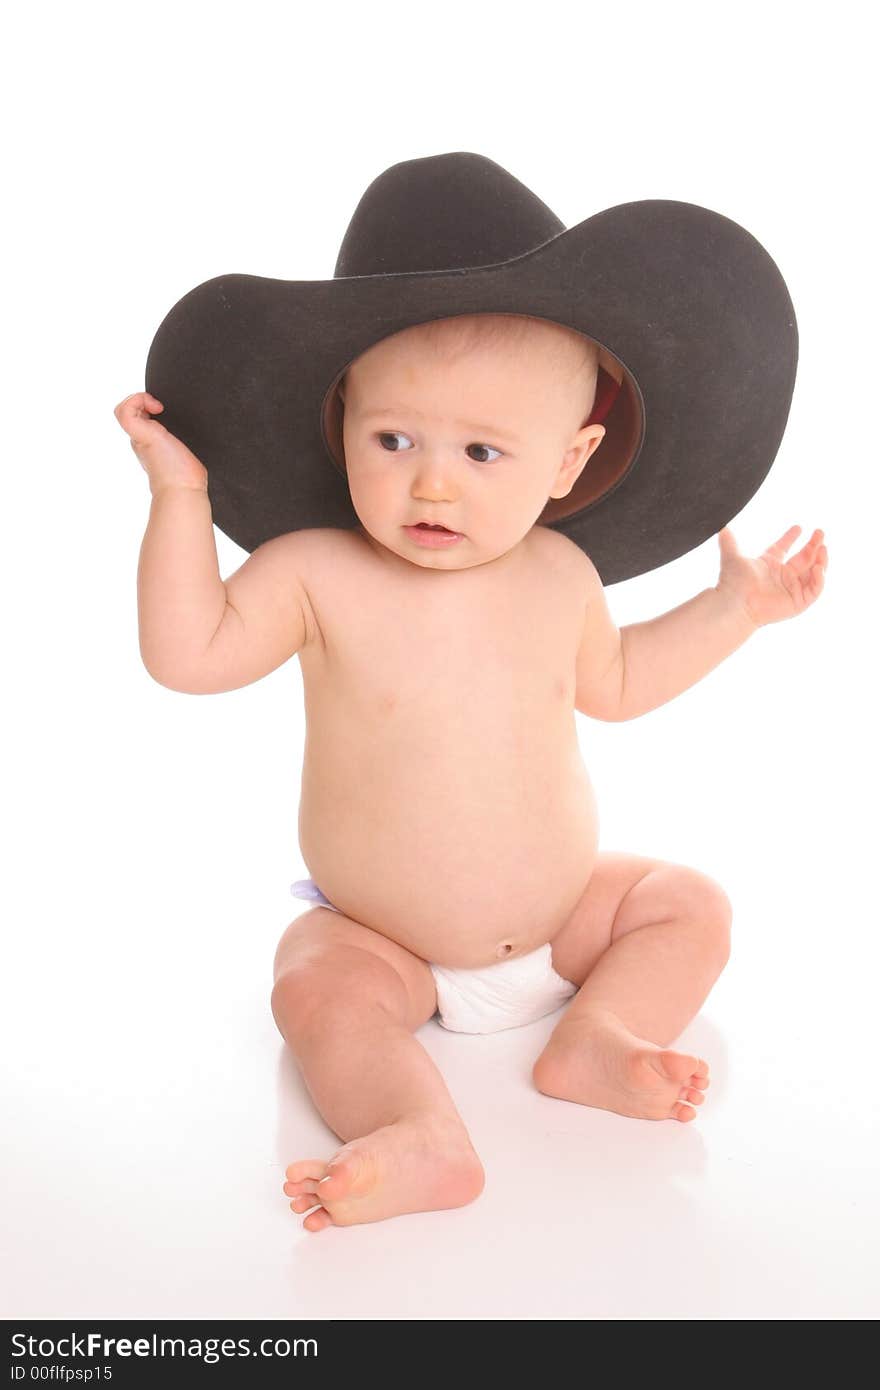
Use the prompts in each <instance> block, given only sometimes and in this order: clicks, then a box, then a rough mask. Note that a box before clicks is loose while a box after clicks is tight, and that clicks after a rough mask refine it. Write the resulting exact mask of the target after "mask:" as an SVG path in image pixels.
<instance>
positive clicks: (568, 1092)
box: [532, 1014, 709, 1123]
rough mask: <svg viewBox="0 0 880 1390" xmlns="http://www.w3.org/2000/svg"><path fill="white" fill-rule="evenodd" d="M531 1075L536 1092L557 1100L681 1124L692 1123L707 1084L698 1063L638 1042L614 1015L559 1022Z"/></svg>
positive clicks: (704, 1069) (704, 1068) (703, 1064)
mask: <svg viewBox="0 0 880 1390" xmlns="http://www.w3.org/2000/svg"><path fill="white" fill-rule="evenodd" d="M532 1076H533V1078H534V1082H535V1085H536V1086H537V1087H538V1090H539V1091H543V1093H544V1094H545V1095H549V1096H555V1097H557V1098H558V1099H560V1100H573V1101H577V1102H578V1103H579V1104H580V1105H595V1106H597V1107H599V1108H600V1109H602V1110H614V1111H616V1112H617V1114H618V1115H628V1116H630V1117H631V1118H633V1119H640V1120H681V1121H682V1122H683V1123H687V1121H688V1120H694V1119H696V1116H697V1112H696V1110H695V1109H694V1106H695V1105H702V1104H703V1101H704V1100H705V1099H706V1097H705V1096H704V1095H703V1092H704V1090H705V1089H706V1087H707V1086H708V1085H709V1067H708V1064H707V1063H706V1062H704V1061H703V1060H702V1059H701V1058H699V1057H692V1056H690V1055H689V1054H688V1053H686V1052H674V1051H673V1050H672V1049H671V1048H669V1047H658V1046H657V1045H656V1043H652V1042H648V1041H647V1039H645V1038H638V1037H636V1036H635V1034H634V1033H631V1032H630V1031H629V1029H628V1028H626V1027H625V1026H624V1024H623V1023H621V1021H620V1019H618V1018H616V1017H615V1016H614V1015H613V1014H601V1015H598V1014H597V1015H589V1016H588V1015H584V1014H582V1015H581V1016H580V1017H578V1018H576V1019H568V1020H563V1021H562V1022H561V1023H560V1024H558V1025H557V1028H556V1032H555V1033H554V1034H553V1036H552V1037H551V1039H550V1041H549V1043H548V1044H547V1047H546V1048H545V1049H544V1051H543V1052H542V1054H541V1056H540V1057H539V1058H538V1060H537V1062H536V1063H535V1066H534V1070H533V1072H532ZM688 1102H690V1103H689V1104H688Z"/></svg>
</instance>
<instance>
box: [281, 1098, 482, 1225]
mask: <svg viewBox="0 0 880 1390" xmlns="http://www.w3.org/2000/svg"><path fill="white" fill-rule="evenodd" d="M484 1181H485V1176H484V1173H483V1165H482V1164H481V1162H480V1160H479V1158H478V1157H477V1155H476V1153H475V1152H474V1149H473V1146H472V1145H471V1142H470V1139H469V1138H468V1135H467V1131H466V1130H465V1128H464V1126H463V1125H462V1124H461V1123H460V1122H454V1121H451V1120H448V1119H446V1118H445V1117H442V1116H440V1117H438V1116H436V1115H429V1114H425V1113H423V1112H419V1113H418V1114H415V1115H404V1116H402V1117H401V1118H400V1119H399V1120H395V1121H394V1123H393V1124H390V1125H384V1126H383V1127H382V1128H381V1129H376V1130H374V1131H373V1133H372V1134H366V1135H364V1136H363V1137H362V1138H359V1139H352V1140H350V1141H349V1143H347V1144H343V1146H342V1148H341V1149H340V1150H339V1152H338V1153H336V1154H335V1155H334V1156H333V1158H331V1159H330V1161H329V1162H328V1163H325V1162H323V1160H322V1159H319V1158H304V1159H300V1161H299V1162H298V1163H291V1164H290V1166H289V1168H288V1169H287V1182H286V1183H285V1184H284V1191H285V1192H286V1194H287V1196H288V1197H292V1198H293V1201H292V1202H291V1203H290V1206H291V1209H292V1210H293V1211H295V1212H303V1211H308V1212H309V1215H308V1216H307V1217H306V1219H305V1221H304V1222H303V1226H304V1227H305V1229H306V1230H307V1231H323V1230H324V1228H325V1227H326V1226H353V1225H355V1224H357V1223H359V1222H362V1221H384V1220H385V1218H386V1217H389V1216H401V1215H402V1214H403V1213H404V1212H409V1211H437V1210H438V1209H440V1208H445V1207H461V1206H464V1205H465V1204H466V1203H467V1202H472V1201H473V1200H474V1198H475V1197H478V1196H479V1194H480V1193H481V1192H482V1190H483V1184H484ZM315 1206H317V1210H316V1211H310V1208H311V1207H315Z"/></svg>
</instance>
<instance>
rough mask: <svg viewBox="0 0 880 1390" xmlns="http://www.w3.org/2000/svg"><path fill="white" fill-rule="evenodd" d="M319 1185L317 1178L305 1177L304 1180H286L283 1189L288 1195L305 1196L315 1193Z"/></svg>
mask: <svg viewBox="0 0 880 1390" xmlns="http://www.w3.org/2000/svg"><path fill="white" fill-rule="evenodd" d="M317 1186H318V1179H317V1178H303V1180H302V1182H286V1183H285V1184H284V1188H283V1191H284V1194H285V1196H287V1197H303V1196H307V1195H308V1194H309V1193H313V1192H314V1190H315V1188H316V1187H317Z"/></svg>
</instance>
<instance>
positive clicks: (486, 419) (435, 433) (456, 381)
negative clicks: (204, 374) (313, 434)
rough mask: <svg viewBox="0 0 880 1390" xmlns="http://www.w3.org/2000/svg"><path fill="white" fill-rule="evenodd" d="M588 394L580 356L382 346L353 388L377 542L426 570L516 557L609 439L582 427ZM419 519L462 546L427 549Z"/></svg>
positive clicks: (353, 424)
mask: <svg viewBox="0 0 880 1390" xmlns="http://www.w3.org/2000/svg"><path fill="white" fill-rule="evenodd" d="M583 392H584V387H583V377H582V376H580V377H577V376H573V375H572V372H571V365H570V359H569V362H568V366H567V368H566V369H564V370H563V369H561V364H560V359H559V357H558V355H556V354H554V353H552V352H550V353H547V352H541V351H536V350H535V347H534V345H531V344H530V345H515V344H500V345H499V344H492V345H491V346H488V345H481V346H477V347H473V348H471V349H469V350H468V351H467V353H466V354H465V355H463V356H460V357H459V358H458V359H457V360H455V359H453V360H450V359H449V355H448V354H443V353H440V352H438V350H437V349H435V348H433V347H431V346H426V345H425V343H424V342H421V343H419V342H417V341H414V340H413V338H412V336H411V335H406V334H403V335H396V336H395V337H392V338H387V339H385V340H383V341H382V342H380V343H377V344H376V346H375V347H373V348H370V349H369V351H368V352H366V353H364V354H363V356H362V357H360V358H358V359H357V361H356V362H355V363H353V365H352V366H351V367H350V368H349V370H348V374H347V377H346V382H345V386H344V422H343V445H344V449H345V460H346V469H347V473H348V483H349V489H350V491H351V498H352V503H353V505H354V509H355V511H356V512H357V515H358V517H359V518H360V521H361V523H362V526H363V529H364V531H365V533H366V537H367V539H368V540H370V541H371V543H374V542H378V545H379V547H381V548H382V550H383V558H385V559H388V560H391V557H392V556H397V557H399V560H398V561H393V563H399V561H405V562H408V563H409V564H411V565H417V566H419V567H420V568H422V569H435V570H461V569H470V568H472V567H473V566H475V565H482V564H486V563H487V562H489V561H491V560H497V559H498V558H500V557H501V556H503V555H505V554H507V553H508V552H510V551H512V550H513V549H514V548H515V547H516V546H517V545H518V544H519V542H520V541H521V540H522V539H523V538H524V537H525V536H526V535H527V534H528V532H529V531H530V530H531V528H532V526H533V525H534V524H535V522H536V520H537V519H538V517H539V516H540V514H541V512H542V511H543V509H544V506H545V504H546V502H547V500H548V498H550V497H565V496H566V495H567V494H568V493H569V492H570V490H571V488H572V486H573V484H574V483H575V481H576V480H577V477H578V475H579V474H580V472H581V470H582V469H583V467H584V465H585V463H586V462H587V459H588V458H589V457H590V454H591V453H592V452H593V451H594V450H595V448H596V447H597V445H598V444H599V442H600V441H601V439H602V437H603V435H604V433H605V430H604V428H603V426H602V425H589V426H586V427H582V422H583V420H584V418H585V417H586V414H587V410H588V407H589V404H590V402H589V401H586V402H585V401H584V397H583ZM420 521H431V522H436V523H439V524H441V525H443V526H446V527H448V528H449V530H450V531H455V532H458V533H459V537H460V539H458V540H456V541H454V542H453V543H452V544H449V545H445V546H442V547H430V548H429V547H428V546H426V545H422V544H420V543H419V541H418V540H417V539H416V538H415V537H414V536H413V535H412V534H411V533H410V532H408V531H407V529H406V528H407V527H408V526H412V525H414V524H415V523H417V522H420ZM374 548H376V547H375V545H374Z"/></svg>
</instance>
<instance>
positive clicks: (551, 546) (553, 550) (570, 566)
mask: <svg viewBox="0 0 880 1390" xmlns="http://www.w3.org/2000/svg"><path fill="white" fill-rule="evenodd" d="M531 540H532V544H533V547H534V551H533V553H534V555H535V558H536V561H538V562H540V563H541V564H542V565H544V566H549V567H550V568H552V569H553V570H555V571H557V572H558V573H560V574H563V575H565V576H567V577H570V576H571V575H572V574H573V573H574V574H580V575H582V576H583V577H584V578H585V579H589V578H590V577H591V574H595V573H596V571H595V568H594V566H593V562H592V561H591V560H590V558H589V556H588V555H587V554H586V552H585V551H583V550H582V549H581V547H580V546H579V545H575V543H574V541H572V540H569V538H568V536H565V535H563V533H562V532H561V531H553V530H551V528H550V527H549V526H533V527H532V531H531Z"/></svg>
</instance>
